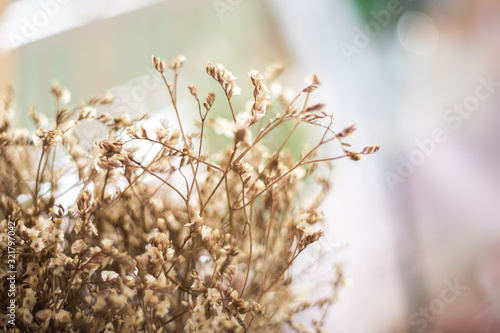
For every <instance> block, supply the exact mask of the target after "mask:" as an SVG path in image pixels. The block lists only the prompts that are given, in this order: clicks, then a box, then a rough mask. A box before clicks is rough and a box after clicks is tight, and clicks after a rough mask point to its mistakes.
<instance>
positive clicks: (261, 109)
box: [0, 56, 378, 333]
mask: <svg viewBox="0 0 500 333" xmlns="http://www.w3.org/2000/svg"><path fill="white" fill-rule="evenodd" d="M184 61H185V59H184V57H182V56H181V57H177V58H175V59H174V60H172V61H170V62H165V61H162V60H160V58H157V57H153V66H154V67H155V68H156V70H157V71H158V72H159V75H161V76H162V78H163V79H164V81H165V88H166V89H167V90H168V92H169V94H170V97H171V98H170V102H171V103H172V106H173V110H174V111H175V112H176V116H177V117H175V118H176V119H177V120H178V122H177V123H175V124H172V123H169V122H167V121H159V122H155V124H154V125H153V126H150V125H148V124H147V123H146V122H144V121H143V120H144V119H146V118H147V117H148V115H143V116H131V115H127V114H119V115H116V114H115V115H112V114H113V112H112V110H113V100H114V98H113V96H111V95H110V94H109V93H106V94H104V95H99V96H93V97H91V98H90V99H89V100H87V101H82V102H80V103H78V104H76V105H70V104H69V103H70V102H71V94H70V92H69V91H68V90H67V89H65V88H62V87H60V86H59V85H58V84H57V83H54V85H53V86H52V89H51V92H52V94H53V95H54V98H55V100H56V105H57V113H56V115H55V118H54V119H53V120H49V119H47V117H45V116H44V115H43V114H41V113H39V112H38V111H36V109H35V108H30V109H29V110H28V112H29V114H30V116H31V118H32V120H33V122H34V125H35V127H36V128H35V129H34V131H32V133H31V135H30V133H29V131H28V130H24V129H17V128H15V126H13V124H11V122H10V119H12V117H11V116H12V113H13V110H12V104H13V103H12V101H11V97H12V93H11V92H9V91H6V92H1V93H0V168H2V170H8V172H2V173H0V229H1V231H2V232H1V236H0V246H1V247H0V259H1V260H0V261H1V262H2V263H6V262H7V260H8V259H9V258H10V257H9V253H10V252H11V251H10V250H9V248H10V247H12V246H11V245H12V244H15V255H14V256H15V268H14V269H12V271H15V272H16V273H15V274H16V275H15V277H16V283H15V294H16V310H15V312H16V313H15V314H16V326H15V327H13V326H12V325H11V324H10V323H9V317H7V315H6V314H5V313H3V312H2V313H0V330H2V331H8V330H10V331H12V332H107V333H110V332H179V331H185V332H277V331H281V330H282V329H283V328H284V327H285V326H288V327H289V328H291V329H294V330H297V331H301V332H302V331H307V330H308V329H310V330H311V331H313V330H314V331H321V328H320V327H321V325H322V319H321V318H316V319H314V318H313V320H312V321H311V322H310V323H301V322H299V321H298V320H297V319H296V318H297V317H296V314H297V313H299V312H301V311H304V310H307V309H309V308H313V307H317V308H321V309H325V307H326V306H327V305H329V304H331V303H332V302H334V301H335V297H336V294H337V289H338V288H340V287H341V285H342V274H341V272H340V271H338V272H336V273H335V274H333V275H332V278H333V279H334V281H333V283H331V284H329V285H328V286H330V287H328V288H329V289H325V290H328V292H325V295H326V296H325V297H323V298H321V299H318V300H315V299H308V298H307V297H306V298H304V297H303V296H301V295H300V293H299V290H300V286H298V285H296V284H295V283H294V282H293V281H294V276H293V275H291V274H290V273H291V272H292V270H291V269H292V267H294V265H298V264H297V263H296V258H297V257H298V256H299V255H300V256H302V255H307V254H306V253H302V252H303V251H304V250H305V249H306V248H307V247H309V246H310V245H311V244H313V243H316V242H317V241H318V240H319V239H320V238H321V237H322V236H323V234H324V233H323V231H322V230H321V229H320V227H321V221H322V220H323V218H324V217H323V214H322V213H321V210H320V204H321V203H322V201H323V199H324V197H325V195H326V193H327V192H328V189H329V188H330V184H329V182H328V180H327V178H326V176H323V177H320V176H318V174H319V173H320V172H322V171H323V169H325V170H328V168H320V167H319V166H320V165H327V164H329V163H330V161H332V160H336V159H339V158H344V157H345V158H350V159H353V160H358V159H359V158H360V156H361V155H367V154H371V153H374V152H376V151H377V150H378V146H367V147H365V148H364V149H362V150H360V151H353V150H351V148H350V147H351V145H350V144H349V143H347V142H345V140H346V139H347V138H348V137H350V136H351V135H352V133H353V132H354V131H355V129H356V127H355V125H352V126H349V127H348V128H346V129H344V130H342V131H340V132H338V133H336V132H335V131H334V130H333V127H332V126H333V121H332V120H333V116H332V115H329V114H327V113H325V112H324V111H323V109H324V108H325V106H324V105H323V104H314V105H312V106H308V105H307V104H308V101H309V100H310V94H311V93H313V91H314V90H315V89H316V88H317V86H318V85H319V80H318V79H317V77H316V76H315V75H314V76H312V77H311V78H310V80H309V81H310V83H309V84H310V85H309V86H307V87H306V88H305V89H303V90H302V91H301V92H300V93H299V94H298V95H297V96H296V97H295V98H290V96H289V95H288V93H286V92H285V90H284V89H281V88H279V87H280V85H279V83H278V81H277V80H278V79H279V78H280V75H281V74H282V73H283V72H284V67H283V66H282V65H280V64H275V65H274V66H272V67H269V68H268V70H267V71H266V72H265V73H266V75H265V76H266V77H267V78H266V77H265V76H263V75H260V74H258V73H257V72H256V71H252V72H250V73H249V75H250V80H251V82H252V84H253V87H254V91H253V97H252V98H249V104H248V105H250V107H249V108H247V109H246V110H247V111H242V112H239V113H238V114H237V112H235V110H236V111H238V110H241V109H242V108H240V106H239V105H233V100H232V98H231V97H232V96H233V95H235V94H238V93H239V92H240V91H239V88H238V87H237V85H236V78H235V77H234V76H233V75H232V74H231V72H229V71H227V70H226V69H224V67H223V66H222V65H220V64H217V65H214V64H212V63H209V64H208V65H207V67H206V71H207V73H208V74H209V75H210V76H211V77H212V78H213V79H215V81H217V83H218V84H215V83H214V84H213V85H214V86H215V88H216V89H217V90H218V91H220V89H221V88H222V94H221V95H222V96H223V98H222V99H223V100H224V99H225V101H226V102H227V104H228V106H229V109H230V110H231V115H229V114H226V116H224V117H223V116H221V112H224V111H226V112H227V110H228V108H227V107H222V108H221V109H220V110H218V109H217V106H218V104H214V103H215V100H216V96H217V94H218V93H217V90H216V92H211V91H207V92H203V93H202V92H201V91H200V90H199V89H198V88H197V87H196V86H194V85H190V86H188V88H187V89H188V90H189V92H190V94H191V96H190V98H191V97H192V98H194V101H193V100H191V102H192V103H193V105H196V109H197V111H198V115H199V119H197V125H198V126H197V127H196V128H197V129H196V131H195V132H192V133H190V132H188V131H187V130H186V129H187V128H190V127H188V126H185V125H184V124H183V120H182V117H181V116H182V115H183V114H186V112H185V110H182V109H181V105H182V107H186V106H187V105H190V104H189V103H182V104H179V103H178V101H177V92H178V91H179V90H180V88H179V87H178V86H177V84H178V83H177V82H179V80H178V79H177V78H178V76H179V75H180V70H181V68H182V65H183V63H184ZM203 75H204V74H203ZM267 87H274V88H271V89H268V88H267ZM202 96H205V97H202ZM216 114H219V116H217V115H216ZM230 116H232V119H231V117H230ZM228 119H231V120H228ZM287 123H292V124H293V128H292V129H291V130H290V126H287ZM82 124H85V125H88V126H92V127H93V128H102V129H103V130H102V132H100V133H99V135H97V137H95V136H92V137H90V136H89V135H88V133H87V131H86V129H85V128H83V127H84V126H82ZM299 125H300V126H301V127H302V126H304V127H307V126H310V125H314V127H313V128H315V129H321V131H322V133H323V135H322V137H321V139H320V140H319V141H317V142H313V143H312V145H311V144H310V145H309V147H308V148H304V150H303V151H302V152H301V153H300V152H297V151H296V149H293V148H296V147H293V145H292V144H291V141H290V138H291V137H293V136H294V135H295V133H294V131H295V129H296V128H297V127H298V126H299ZM280 131H281V132H280ZM286 131H288V132H286ZM94 134H95V133H94ZM219 134H220V135H219ZM208 135H210V136H213V138H214V139H218V140H219V141H221V142H224V143H225V145H223V148H221V149H220V150H218V151H217V150H214V149H213V147H212V146H211V145H210V144H209V143H207V142H205V141H204V140H205V137H206V136H208ZM271 136H272V138H273V145H272V146H276V147H279V148H276V149H270V148H269V147H268V146H267V145H266V142H268V141H269V138H270V137H271ZM274 141H275V142H274ZM276 143H277V144H276ZM275 144H276V145H275ZM327 144H340V147H341V150H340V151H341V155H338V156H321V151H322V150H321V149H320V148H322V147H324V146H325V145H327ZM291 148H292V149H291ZM348 149H349V150H348ZM291 150H294V151H293V152H292V151H291ZM329 151H332V149H329ZM209 152H211V153H210V154H209ZM306 184H307V185H308V186H309V185H310V188H315V189H316V190H317V191H316V195H314V196H311V197H310V198H309V199H311V200H308V201H307V202H305V200H304V199H303V198H302V197H301V193H300V192H301V188H303V187H304V185H306ZM12 226H15V227H12ZM11 230H12V232H11ZM312 259H313V260H315V258H312ZM6 274H7V272H6V271H5V270H4V269H2V270H0V278H1V279H2V282H1V283H0V293H1V294H2V295H7V291H8V290H12V288H14V287H11V285H10V282H8V280H7V279H6ZM326 282H328V281H326ZM9 288H10V289H9ZM9 302H10V300H9V299H8V298H7V297H3V298H0V306H1V307H2V308H3V309H5V308H7V306H8V305H9V304H10V303H9Z"/></svg>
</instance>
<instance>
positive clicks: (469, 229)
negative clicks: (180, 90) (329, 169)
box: [0, 0, 500, 333]
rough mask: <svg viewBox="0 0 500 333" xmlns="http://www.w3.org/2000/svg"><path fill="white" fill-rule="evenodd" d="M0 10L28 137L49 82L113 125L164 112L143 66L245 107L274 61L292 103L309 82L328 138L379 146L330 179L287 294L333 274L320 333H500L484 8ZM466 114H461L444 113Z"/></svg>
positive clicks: (285, 4)
mask: <svg viewBox="0 0 500 333" xmlns="http://www.w3.org/2000/svg"><path fill="white" fill-rule="evenodd" d="M1 8H3V11H2V17H1V19H0V49H1V55H2V62H1V66H0V75H1V79H2V81H3V82H7V83H9V84H11V85H12V87H13V89H14V91H15V95H16V105H15V108H16V120H17V122H18V123H19V124H22V125H25V126H30V124H29V119H28V118H27V117H26V115H25V110H26V108H27V107H28V106H30V105H38V106H40V110H41V111H42V112H44V113H45V114H46V115H47V116H49V117H50V116H51V115H53V114H54V107H55V105H54V101H53V100H52V99H51V97H50V94H49V89H50V85H51V83H52V81H53V80H54V79H58V80H59V82H60V83H61V85H63V86H65V87H68V88H69V89H70V90H71V91H72V96H73V101H79V100H81V99H84V98H87V97H89V96H90V95H91V94H92V93H99V92H104V91H107V90H111V91H112V92H113V93H114V94H115V95H116V96H118V98H119V101H120V103H121V104H120V107H121V108H120V109H117V112H121V111H127V112H129V113H133V114H142V113H143V112H145V111H149V112H151V113H156V114H160V115H161V114H166V113H168V112H169V110H168V107H167V105H168V103H167V99H166V98H167V95H166V92H165V90H164V89H163V88H162V87H161V86H160V85H155V84H154V83H152V82H154V81H151V80H152V75H154V74H151V73H152V72H151V68H152V66H151V55H152V54H155V55H158V56H160V57H162V59H171V58H173V57H175V56H176V55H178V54H184V55H185V56H186V57H187V59H188V61H187V63H186V65H185V69H184V72H183V73H184V79H183V80H184V81H183V82H181V83H183V84H185V85H187V84H190V83H193V82H195V83H196V84H197V85H199V86H200V87H202V88H203V89H216V85H214V83H213V82H212V80H211V79H210V78H209V77H208V76H207V75H205V74H204V66H205V64H206V61H207V60H211V61H215V62H221V63H223V64H224V65H225V66H226V67H227V68H229V69H230V70H232V71H233V74H234V75H235V76H236V77H237V78H238V84H239V85H240V86H241V88H242V89H243V91H244V92H245V91H247V92H249V89H250V82H249V80H248V77H247V74H246V72H247V71H249V70H251V69H258V70H261V71H262V70H264V69H265V66H266V65H267V64H269V63H272V62H274V61H276V60H281V61H282V62H283V63H284V64H286V65H287V66H288V67H289V69H290V70H289V72H288V74H287V76H286V79H289V80H290V82H291V84H290V85H291V87H292V88H295V89H300V88H301V83H302V82H303V81H302V78H303V77H304V76H306V75H309V74H311V73H313V72H316V73H318V75H319V78H320V81H321V82H322V87H321V89H320V90H318V94H317V95H316V100H317V101H323V102H326V103H328V105H329V110H330V111H332V112H334V113H335V115H336V119H337V123H338V128H339V129H340V128H342V126H344V125H347V124H348V123H350V122H354V121H357V122H358V124H359V131H358V134H357V136H356V140H355V144H356V145H357V146H358V147H363V146H364V145H367V144H373V143H379V144H381V147H382V149H381V151H380V152H379V153H377V154H376V155H373V156H369V157H366V158H364V159H363V160H362V161H360V162H357V163H354V162H350V161H347V160H345V161H344V160H341V161H339V162H337V163H335V172H334V174H333V183H334V187H333V191H332V193H331V194H330V195H329V196H328V198H327V199H326V202H325V205H324V209H325V212H326V219H327V227H326V229H327V236H326V238H325V239H324V240H323V241H322V243H321V246H320V247H319V248H318V251H313V252H312V253H311V255H312V256H313V257H314V259H315V261H314V262H313V263H312V264H311V262H308V263H307V266H305V263H303V264H302V266H303V267H312V268H314V269H315V273H314V274H310V276H309V275H308V276H306V277H305V278H304V276H302V278H300V274H303V273H301V269H300V268H301V267H300V265H301V263H299V267H298V268H297V267H296V269H297V272H299V273H298V275H299V281H301V282H310V281H324V280H326V279H328V277H329V276H331V275H332V270H331V267H332V265H334V264H336V263H343V265H344V270H345V275H346V277H347V278H348V279H349V281H350V283H349V284H348V285H347V287H346V288H344V289H343V290H342V292H341V294H340V298H339V300H338V302H337V303H336V304H335V305H334V306H333V307H332V309H331V310H330V311H329V312H328V315H327V324H328V331H329V332H338V333H344V332H346V333H357V332H359V333H365V332H375V333H376V332H381V333H384V332H450V333H456V332H471V333H473V332H474V333H475V332H500V148H499V143H500V134H499V133H500V112H499V106H500V94H499V93H498V90H499V88H500V83H499V84H497V83H496V82H500V66H499V64H500V62H499V55H500V54H499V52H500V3H499V2H498V1H496V0H434V1H417V0H414V1H411V0H408V1H397V0H388V1H382V0H355V1H354V0H353V1H347V0H343V1H342V0H312V1H299V0H269V1H264V0H215V1H212V0H189V1H186V0H163V1H162V0H85V1H83V0H19V1H1V5H0V10H1ZM367 31H368V35H367ZM145 80H146V81H145ZM497 80H498V81H497ZM485 81H490V82H492V83H490V84H486V85H485V84H484V82H485ZM144 82H149V83H150V84H149V85H147V86H145V85H144ZM138 87H139V88H141V87H143V88H145V89H142V88H141V89H139V88H138ZM138 89H139V90H138ZM184 93H187V90H186V91H185V92H184ZM478 94H479V95H478ZM248 96H249V95H248ZM478 96H480V97H481V98H478ZM237 101H238V102H237V103H239V105H238V108H240V109H241V108H243V106H244V102H245V99H244V98H240V99H238V100H237ZM464 103H465V104H466V106H467V107H468V108H470V109H471V110H472V111H470V112H469V111H467V110H465V111H461V113H459V112H458V111H456V110H458V108H459V107H460V106H461V105H462V104H464ZM474 103H476V104H474ZM436 131H438V132H439V133H440V135H436V134H435V133H436ZM436 138H439V140H437V141H436V140H435V139H436ZM433 139H434V140H435V141H433V143H431V141H429V140H433ZM422 146H423V147H424V148H421V147H422ZM422 149H424V150H426V153H427V154H425V151H423V150H422ZM419 151H420V152H419ZM408 160H412V161H413V162H414V164H418V165H416V166H410V165H409V162H408ZM306 284H307V283H306ZM453 285H455V287H453ZM318 286H320V284H318ZM450 286H451V287H450ZM457 286H458V289H457ZM306 287H307V286H304V288H305V289H304V291H310V292H312V293H316V294H321V292H322V289H320V288H319V287H318V288H311V289H306ZM310 315H311V314H304V315H303V316H302V319H303V320H304V321H307V319H308V317H309V316H310ZM285 329H286V328H285Z"/></svg>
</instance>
